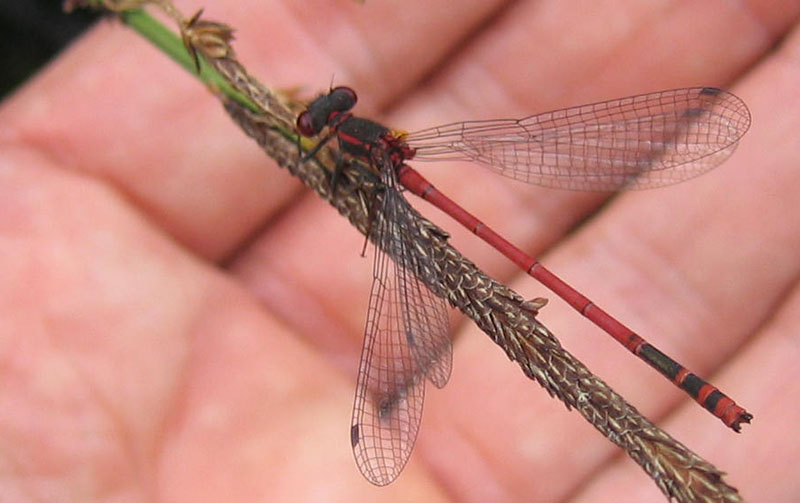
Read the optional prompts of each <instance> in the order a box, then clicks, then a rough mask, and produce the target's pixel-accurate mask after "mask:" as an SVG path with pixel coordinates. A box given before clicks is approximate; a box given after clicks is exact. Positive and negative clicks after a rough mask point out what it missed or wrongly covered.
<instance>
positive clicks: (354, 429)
mask: <svg viewBox="0 0 800 503" xmlns="http://www.w3.org/2000/svg"><path fill="white" fill-rule="evenodd" d="M359 440H361V433H360V432H359V428H358V425H357V424H354V425H353V426H351V427H350V445H352V446H353V447H355V446H356V445H358V441H359Z"/></svg>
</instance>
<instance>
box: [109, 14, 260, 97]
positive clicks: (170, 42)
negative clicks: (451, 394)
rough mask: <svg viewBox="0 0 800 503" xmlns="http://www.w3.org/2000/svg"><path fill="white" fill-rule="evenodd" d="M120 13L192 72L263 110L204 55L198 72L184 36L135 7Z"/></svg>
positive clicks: (215, 86) (127, 22)
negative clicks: (181, 36) (220, 72)
mask: <svg viewBox="0 0 800 503" xmlns="http://www.w3.org/2000/svg"><path fill="white" fill-rule="evenodd" d="M119 16H120V19H122V22H123V23H125V24H126V25H128V26H130V27H131V28H133V29H134V30H136V31H137V32H138V33H139V34H140V35H141V36H143V37H144V38H146V39H147V40H149V41H150V43H152V44H153V45H155V46H156V47H157V48H159V49H160V50H162V51H163V52H164V53H165V54H167V55H168V56H169V57H171V58H172V59H173V60H175V61H176V62H177V63H178V64H179V65H181V66H182V67H183V68H185V69H186V70H187V71H188V72H189V73H191V74H192V75H195V76H198V77H199V78H200V80H201V81H203V82H205V83H206V84H207V85H210V86H212V87H214V88H216V89H219V90H220V91H221V92H222V93H224V94H225V95H226V96H228V97H229V98H231V99H233V100H235V101H236V102H238V103H239V104H241V105H243V106H245V107H247V108H248V109H249V110H251V111H253V112H256V113H261V112H262V110H261V108H259V107H258V106H257V105H256V104H255V103H253V102H252V101H251V100H250V99H249V98H247V96H245V95H243V94H242V93H240V92H238V91H237V90H236V89H234V88H233V87H231V85H230V84H229V83H228V82H227V81H226V80H225V79H224V78H223V77H222V75H220V74H219V73H218V72H217V71H216V70H214V68H212V67H211V66H210V65H208V63H206V62H205V61H204V60H203V58H202V56H200V55H198V58H200V74H199V75H198V73H197V67H196V66H195V61H194V58H192V55H191V54H189V51H187V50H186V47H185V46H184V45H183V41H182V40H181V39H180V37H178V36H177V35H175V34H174V33H173V32H171V31H170V30H169V29H167V28H166V27H165V26H164V25H163V24H161V23H160V22H158V21H157V20H156V19H155V18H153V17H152V16H150V15H149V14H148V13H147V12H145V11H144V10H141V9H134V10H128V11H124V12H121V13H120V14H119Z"/></svg>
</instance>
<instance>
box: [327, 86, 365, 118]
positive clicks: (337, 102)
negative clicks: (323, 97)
mask: <svg viewBox="0 0 800 503" xmlns="http://www.w3.org/2000/svg"><path fill="white" fill-rule="evenodd" d="M357 101H358V96H357V95H356V92H355V91H353V90H352V89H350V88H349V87H345V86H341V87H335V88H333V89H331V92H330V93H328V102H329V103H330V105H331V108H332V109H333V110H335V111H337V112H347V111H348V110H350V109H351V108H353V107H354V106H356V102H357Z"/></svg>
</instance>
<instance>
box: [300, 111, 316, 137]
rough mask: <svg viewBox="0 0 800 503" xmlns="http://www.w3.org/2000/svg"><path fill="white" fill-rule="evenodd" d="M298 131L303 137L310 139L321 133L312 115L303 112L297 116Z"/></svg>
mask: <svg viewBox="0 0 800 503" xmlns="http://www.w3.org/2000/svg"><path fill="white" fill-rule="evenodd" d="M297 130H298V131H299V132H300V134H301V135H303V136H307V137H309V138H310V137H312V136H314V135H316V134H317V133H319V129H318V128H316V127H314V119H312V118H311V114H310V113H308V112H303V113H301V114H300V115H298V116H297Z"/></svg>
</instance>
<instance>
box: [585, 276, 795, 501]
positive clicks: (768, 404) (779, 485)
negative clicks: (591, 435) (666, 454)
mask: <svg viewBox="0 0 800 503" xmlns="http://www.w3.org/2000/svg"><path fill="white" fill-rule="evenodd" d="M799 308H800V296H798V291H797V289H795V290H793V291H792V292H791V294H790V295H789V297H788V298H787V302H786V303H785V304H784V305H783V306H781V308H780V310H779V311H778V312H776V313H775V316H774V317H772V318H771V319H770V320H769V321H767V322H766V323H765V324H764V326H763V328H762V329H761V330H759V331H758V333H757V334H756V335H755V336H754V337H753V340H752V341H751V343H750V344H749V345H748V346H747V348H746V351H743V352H742V353H741V354H738V355H736V357H735V358H734V359H733V360H732V361H731V362H730V363H729V364H728V365H726V367H725V368H724V370H723V371H722V372H720V373H719V374H716V375H715V380H716V381H717V382H719V383H722V384H724V385H725V387H726V388H729V389H736V390H737V394H738V396H739V398H741V399H742V400H743V401H745V402H746V403H747V404H748V406H749V407H750V408H751V410H752V411H753V412H754V413H755V415H756V419H755V420H754V423H753V426H752V427H751V428H748V430H747V432H746V434H743V435H741V436H739V435H733V434H731V433H729V432H725V431H722V430H719V431H715V430H712V429H709V428H701V427H698V425H697V423H698V421H697V418H696V416H697V414H696V412H695V410H694V408H693V407H692V405H691V404H687V405H685V406H683V407H681V408H680V409H679V410H678V411H677V413H676V414H674V415H673V416H670V418H669V420H668V421H667V422H666V427H667V428H668V429H669V430H670V431H672V432H674V433H675V435H677V436H678V437H679V438H681V439H682V440H683V441H684V442H686V443H687V445H691V446H692V447H693V448H695V449H696V451H697V452H699V453H700V454H702V455H704V456H706V457H708V458H711V459H716V460H719V461H718V463H719V465H718V466H720V468H722V469H723V470H725V472H727V474H728V475H727V477H726V478H727V479H728V480H729V481H731V482H732V483H733V485H735V486H736V487H737V488H738V489H739V491H740V492H741V494H742V496H743V497H744V498H745V499H763V500H764V501H793V500H796V499H798V497H800V486H799V485H798V483H797V480H796V478H795V477H793V476H792V472H791V468H789V467H790V466H792V463H791V461H790V460H792V459H794V457H795V456H796V454H797V452H798V450H800V444H798V438H797V435H792V434H791V433H789V432H791V431H793V430H794V425H795V422H796V417H797V414H798V411H797V405H796V404H795V402H794V401H793V400H787V399H786V398H787V397H791V396H797V395H798V393H800V389H798V382H797V380H796V379H786V375H787V373H788V372H791V370H792V369H794V368H795V367H796V362H797V358H798V356H799V355H798V352H797V340H796V336H795V334H796V333H797V328H798V326H800V309H799ZM625 461H627V460H619V461H618V462H614V463H613V464H611V465H609V466H608V467H607V468H606V469H605V470H603V472H602V473H601V474H599V475H598V476H597V477H596V478H595V479H594V480H592V482H591V483H590V484H589V485H588V486H587V487H585V488H584V490H582V491H581V493H580V496H579V497H578V498H576V501H644V500H646V499H653V498H654V497H655V494H656V493H655V492H654V489H655V487H654V486H652V485H650V484H648V486H649V487H647V486H643V485H642V484H639V483H637V478H638V479H641V477H636V476H635V475H634V474H632V473H631V469H632V465H631V463H628V462H625ZM754 467H759V469H757V470H754V469H753V468H754ZM620 495H625V498H626V499H624V500H621V499H619V498H620Z"/></svg>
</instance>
